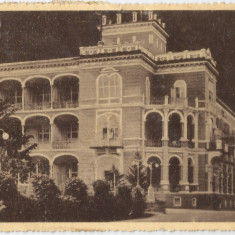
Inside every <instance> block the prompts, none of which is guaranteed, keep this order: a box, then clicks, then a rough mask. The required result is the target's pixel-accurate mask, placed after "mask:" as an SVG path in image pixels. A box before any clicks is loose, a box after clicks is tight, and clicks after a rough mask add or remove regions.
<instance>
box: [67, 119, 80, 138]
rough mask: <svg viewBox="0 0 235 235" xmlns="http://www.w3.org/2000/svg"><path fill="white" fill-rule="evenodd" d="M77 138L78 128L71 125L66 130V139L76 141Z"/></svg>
mask: <svg viewBox="0 0 235 235" xmlns="http://www.w3.org/2000/svg"><path fill="white" fill-rule="evenodd" d="M77 138H78V127H77V125H76V124H75V123H73V124H71V125H70V126H68V128H67V139H68V140H72V139H77Z"/></svg>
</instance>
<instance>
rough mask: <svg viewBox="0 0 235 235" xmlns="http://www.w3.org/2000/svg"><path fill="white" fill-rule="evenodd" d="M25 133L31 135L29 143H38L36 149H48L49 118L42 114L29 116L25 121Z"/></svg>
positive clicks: (49, 145) (49, 137)
mask: <svg viewBox="0 0 235 235" xmlns="http://www.w3.org/2000/svg"><path fill="white" fill-rule="evenodd" d="M24 133H25V135H29V136H32V137H31V139H30V143H29V144H34V143H36V144H38V146H37V148H38V149H43V150H46V149H50V147H51V143H50V140H51V127H50V120H49V118H47V117H44V116H33V117H29V118H27V119H26V121H25V127H24Z"/></svg>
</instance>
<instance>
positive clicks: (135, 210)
mask: <svg viewBox="0 0 235 235" xmlns="http://www.w3.org/2000/svg"><path fill="white" fill-rule="evenodd" d="M131 194H132V216H133V217H141V216H143V214H144V209H145V201H144V196H143V194H142V193H141V189H140V188H138V187H134V188H132V191H131Z"/></svg>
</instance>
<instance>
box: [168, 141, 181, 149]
mask: <svg viewBox="0 0 235 235" xmlns="http://www.w3.org/2000/svg"><path fill="white" fill-rule="evenodd" d="M168 146H169V147H172V148H180V147H181V142H180V140H169V142H168Z"/></svg>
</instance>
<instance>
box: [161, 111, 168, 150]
mask: <svg viewBox="0 0 235 235" xmlns="http://www.w3.org/2000/svg"><path fill="white" fill-rule="evenodd" d="M162 127H163V128H162V130H163V137H162V141H163V146H168V140H169V138H168V109H164V120H163V121H162Z"/></svg>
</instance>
